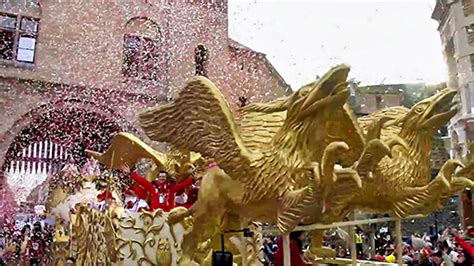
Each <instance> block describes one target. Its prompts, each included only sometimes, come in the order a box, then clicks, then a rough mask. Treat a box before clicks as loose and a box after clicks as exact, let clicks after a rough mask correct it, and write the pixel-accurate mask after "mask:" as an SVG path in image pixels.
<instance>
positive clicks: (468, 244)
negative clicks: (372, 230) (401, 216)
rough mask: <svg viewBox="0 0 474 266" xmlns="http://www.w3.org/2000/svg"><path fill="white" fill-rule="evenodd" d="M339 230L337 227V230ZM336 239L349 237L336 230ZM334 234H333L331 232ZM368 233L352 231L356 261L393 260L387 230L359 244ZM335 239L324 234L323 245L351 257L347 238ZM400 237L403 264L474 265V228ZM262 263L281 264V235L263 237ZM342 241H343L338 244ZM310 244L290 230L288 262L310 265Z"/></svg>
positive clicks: (357, 229) (425, 265) (389, 236)
mask: <svg viewBox="0 0 474 266" xmlns="http://www.w3.org/2000/svg"><path fill="white" fill-rule="evenodd" d="M339 230H340V229H339ZM338 235H339V240H341V237H342V238H345V237H347V236H348V234H346V235H341V234H340V233H339V232H338ZM333 236H334V235H333ZM368 238H369V234H368V233H365V232H364V231H363V230H361V229H360V228H356V230H355V239H354V241H355V243H356V250H357V258H358V259H359V260H366V261H376V262H388V263H396V262H397V261H398V258H397V253H396V243H395V241H394V237H393V235H392V234H391V233H390V232H389V231H386V232H383V233H380V232H377V233H376V234H375V235H374V236H373V238H374V239H373V243H374V244H375V247H374V248H368V247H367V245H365V247H366V248H365V250H364V245H362V243H363V242H368V241H369V239H368ZM336 239H337V238H333V237H331V236H328V237H326V241H325V245H326V246H328V247H332V248H333V249H334V250H335V252H336V254H337V255H336V256H337V258H345V259H350V258H351V254H350V245H349V243H347V242H348V241H347V240H348V239H345V240H344V241H342V242H341V241H337V240H336ZM402 239H403V251H402V258H401V259H402V260H403V263H404V264H406V265H409V266H411V265H423V266H438V265H444V266H464V265H466V266H467V265H469V266H472V265H474V228H472V227H471V228H468V229H467V230H465V231H464V232H463V231H460V230H456V229H453V228H447V229H446V230H444V231H442V232H440V233H435V232H433V228H431V229H430V231H428V232H426V233H425V234H424V235H422V236H421V235H418V234H413V235H410V236H405V237H403V238H402ZM263 243H264V246H263V250H264V253H265V255H264V265H275V266H278V265H282V263H283V247H282V239H281V237H275V236H265V238H264V241H263ZM341 243H342V244H341ZM308 247H309V238H308V235H307V234H304V233H303V232H293V233H292V234H291V235H290V252H291V263H292V264H291V265H296V266H302V265H311V263H310V262H309V261H307V260H305V256H304V251H305V250H306V249H308Z"/></svg>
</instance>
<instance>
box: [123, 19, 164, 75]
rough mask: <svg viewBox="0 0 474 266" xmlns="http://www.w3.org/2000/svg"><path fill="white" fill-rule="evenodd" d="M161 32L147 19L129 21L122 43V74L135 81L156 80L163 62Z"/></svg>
mask: <svg viewBox="0 0 474 266" xmlns="http://www.w3.org/2000/svg"><path fill="white" fill-rule="evenodd" d="M161 39H162V38H161V31H160V28H159V27H158V25H157V24H156V23H155V22H153V21H151V20H149V19H147V18H135V19H132V20H130V21H129V22H128V23H127V25H126V28H125V35H124V39H123V41H124V43H123V57H124V58H123V74H124V75H125V76H126V77H132V78H137V79H148V80H156V79H157V78H158V74H159V72H160V66H161V65H163V64H162V63H163V60H165V56H164V51H163V49H161V44H162V40H161Z"/></svg>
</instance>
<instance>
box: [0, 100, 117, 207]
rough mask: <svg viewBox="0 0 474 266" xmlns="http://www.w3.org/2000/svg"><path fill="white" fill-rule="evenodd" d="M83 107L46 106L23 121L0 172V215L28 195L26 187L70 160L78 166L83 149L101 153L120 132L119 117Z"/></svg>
mask: <svg viewBox="0 0 474 266" xmlns="http://www.w3.org/2000/svg"><path fill="white" fill-rule="evenodd" d="M84 107H85V106H78V105H73V104H66V105H56V106H52V105H46V106H42V107H40V108H39V109H38V110H34V112H31V113H30V114H28V117H27V118H26V119H24V120H25V121H27V122H26V123H24V124H23V125H22V127H21V129H19V130H17V132H16V135H15V136H14V137H13V139H12V141H11V142H10V145H9V147H8V150H7V151H6V154H5V157H4V160H3V165H2V168H1V169H0V173H1V175H0V184H1V183H3V186H2V187H3V189H2V188H0V214H4V213H6V212H8V209H10V211H11V207H12V206H16V205H17V203H18V200H17V201H16V202H15V199H17V198H16V197H20V196H21V197H22V198H25V197H26V196H28V193H31V191H33V189H34V187H28V186H38V185H39V184H41V183H43V182H44V181H45V180H46V179H47V178H48V176H50V175H52V174H54V172H55V171H57V170H58V169H60V168H61V167H62V165H63V164H64V163H65V162H67V161H69V160H70V159H74V160H75V161H76V162H77V164H79V165H81V164H82V163H83V162H84V161H85V159H86V156H85V153H84V150H85V149H93V150H98V151H101V150H104V149H105V148H106V147H107V145H108V143H109V141H110V139H111V138H112V137H113V136H114V135H115V134H116V133H117V132H120V131H122V130H123V128H122V126H121V125H120V124H119V123H118V121H117V120H120V118H119V117H116V116H115V115H110V114H109V115H107V112H103V110H101V109H100V108H96V109H92V108H84ZM19 178H22V180H16V179H19ZM23 180H25V181H23ZM19 191H21V193H18V192H19ZM25 193H26V195H25ZM9 207H10V208H9Z"/></svg>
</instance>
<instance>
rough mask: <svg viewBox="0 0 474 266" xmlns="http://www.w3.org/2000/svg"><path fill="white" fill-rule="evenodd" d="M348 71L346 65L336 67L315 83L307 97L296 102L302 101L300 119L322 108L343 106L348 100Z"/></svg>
mask: <svg viewBox="0 0 474 266" xmlns="http://www.w3.org/2000/svg"><path fill="white" fill-rule="evenodd" d="M349 70H350V68H349V67H348V66H346V65H339V66H336V67H334V68H332V69H331V70H330V71H329V72H328V73H326V75H324V76H323V77H322V78H321V79H320V80H319V81H318V82H317V83H315V84H314V86H313V88H311V89H310V90H309V92H308V93H307V95H304V96H303V97H302V98H301V99H299V100H298V102H299V101H302V105H301V107H300V108H301V109H300V117H304V116H307V115H310V114H312V113H314V112H316V111H318V110H320V109H321V108H322V107H324V106H328V105H343V104H344V103H345V102H346V101H347V99H348V98H349V91H348V89H347V82H346V80H347V76H348V75H349Z"/></svg>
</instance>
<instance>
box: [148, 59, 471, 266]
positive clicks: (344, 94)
mask: <svg viewBox="0 0 474 266" xmlns="http://www.w3.org/2000/svg"><path fill="white" fill-rule="evenodd" d="M348 72H349V67H347V66H345V65H340V66H337V67H334V68H332V69H331V70H330V71H329V72H328V73H327V74H326V75H324V76H323V77H322V78H321V79H320V80H318V81H316V82H313V83H311V84H308V85H306V86H304V87H302V88H301V89H300V90H298V91H297V92H295V93H294V94H293V95H292V96H290V97H288V98H285V99H280V100H277V101H274V102H271V103H265V104H254V105H249V106H247V107H246V108H245V109H244V110H243V114H242V119H241V121H240V123H239V124H238V123H237V122H236V121H234V118H233V116H232V113H231V110H230V108H229V105H228V103H227V102H226V100H225V99H224V97H223V96H222V94H221V93H220V91H219V90H218V89H217V88H216V87H215V85H214V84H212V83H211V82H210V81H209V80H207V79H205V78H203V77H196V78H193V79H192V80H191V81H189V82H188V84H187V85H186V86H185V88H184V89H183V90H182V91H181V92H180V94H179V97H178V98H177V99H176V100H175V102H174V103H171V104H167V105H163V106H160V107H158V108H156V109H153V110H149V111H146V112H144V113H142V114H141V115H140V122H141V124H142V127H143V129H144V131H145V133H146V134H147V136H148V137H150V139H152V140H155V141H161V142H167V143H169V144H171V145H173V146H176V147H178V148H183V149H187V150H192V151H195V152H199V153H201V154H202V155H203V156H205V157H209V158H213V159H214V160H215V161H216V162H217V164H218V165H219V168H214V169H210V170H209V171H208V172H207V174H206V176H205V178H204V179H203V182H202V184H201V190H200V194H199V198H198V201H197V202H196V204H195V205H194V206H193V207H192V208H191V210H192V211H191V212H190V213H192V215H193V216H194V219H195V224H194V226H193V230H192V231H191V232H190V233H189V234H187V235H186V236H185V239H184V241H183V247H182V248H183V256H182V260H181V261H180V263H182V264H183V265H188V263H190V262H191V261H192V258H193V251H194V249H195V248H196V246H197V245H198V243H200V242H202V241H205V240H207V239H209V238H213V237H215V236H216V235H218V234H219V233H220V232H221V231H224V230H226V229H238V228H242V227H245V226H246V225H247V224H249V223H250V222H251V221H262V222H271V223H275V224H276V225H277V226H278V228H279V229H280V230H281V231H282V232H283V233H286V232H288V231H290V230H292V229H293V228H294V227H295V226H296V225H297V224H299V223H312V222H319V221H321V222H333V221H337V220H341V219H343V217H344V216H346V215H347V214H348V213H349V212H351V211H352V210H354V209H364V210H371V211H376V212H383V213H386V212H390V213H392V214H393V215H396V216H399V217H404V216H406V215H408V214H410V213H413V212H415V211H422V212H423V211H425V212H426V211H428V212H429V211H432V210H434V208H435V207H438V206H439V202H440V200H441V199H442V198H443V197H448V196H450V195H452V193H453V192H455V191H458V190H461V189H462V188H464V187H465V186H472V185H473V182H472V181H471V180H470V179H469V178H470V176H467V177H461V176H456V175H455V174H454V172H455V169H456V167H457V166H461V165H462V164H461V163H459V162H457V161H453V160H450V161H448V162H446V164H445V166H444V167H443V168H442V170H441V171H440V173H439V175H438V176H437V177H436V178H435V179H434V180H430V178H431V174H430V164H429V160H430V156H429V153H430V150H431V142H432V138H433V135H434V133H435V132H436V131H437V130H438V129H439V128H440V127H441V126H443V125H444V124H445V123H446V122H447V121H448V120H449V119H450V118H451V117H452V116H453V115H454V114H455V113H456V110H455V109H451V107H452V104H451V102H452V98H453V96H454V94H455V91H453V90H449V89H448V90H443V91H441V92H440V93H438V94H437V95H435V96H433V97H431V98H429V99H426V100H424V101H422V102H420V103H418V104H417V105H415V106H414V107H413V108H412V109H410V110H408V109H406V108H400V107H396V108H389V109H386V110H383V111H380V112H376V113H374V114H371V115H369V116H368V117H363V118H360V119H359V120H357V119H356V118H355V116H354V114H353V113H352V111H351V110H350V108H349V107H348V105H347V103H346V102H347V99H348V97H349V92H348V89H347V81H346V79H347V75H348ZM210 213H212V217H211V216H209V214H210ZM313 240H314V241H313V245H312V250H313V252H314V253H316V254H322V255H325V254H328V253H325V252H324V251H325V250H324V249H323V248H322V247H321V243H318V242H320V240H321V232H315V235H314V237H313Z"/></svg>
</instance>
